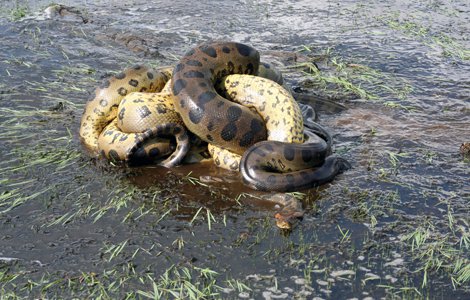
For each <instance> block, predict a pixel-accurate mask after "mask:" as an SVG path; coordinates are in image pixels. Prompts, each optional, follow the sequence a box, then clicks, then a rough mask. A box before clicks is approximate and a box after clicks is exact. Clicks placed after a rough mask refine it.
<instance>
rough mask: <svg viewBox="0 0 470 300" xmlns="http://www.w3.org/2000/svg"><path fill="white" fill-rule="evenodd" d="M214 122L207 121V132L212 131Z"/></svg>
mask: <svg viewBox="0 0 470 300" xmlns="http://www.w3.org/2000/svg"><path fill="white" fill-rule="evenodd" d="M214 126H215V125H214V122H213V121H209V123H208V124H207V130H209V131H212V130H214Z"/></svg>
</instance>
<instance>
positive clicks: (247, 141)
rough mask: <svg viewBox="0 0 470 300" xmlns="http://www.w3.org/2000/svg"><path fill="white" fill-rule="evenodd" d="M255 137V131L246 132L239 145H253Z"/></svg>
mask: <svg viewBox="0 0 470 300" xmlns="http://www.w3.org/2000/svg"><path fill="white" fill-rule="evenodd" d="M253 139H254V133H253V131H248V132H247V133H245V134H244V135H243V136H242V138H241V139H240V141H239V142H238V145H239V146H240V147H242V148H246V147H248V146H251V145H252V144H253Z"/></svg>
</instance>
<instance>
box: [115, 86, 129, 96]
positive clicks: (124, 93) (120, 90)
mask: <svg viewBox="0 0 470 300" xmlns="http://www.w3.org/2000/svg"><path fill="white" fill-rule="evenodd" d="M117 92H118V94H119V95H121V96H125V95H127V90H126V89H125V88H123V87H120V88H119V89H118V90H117Z"/></svg>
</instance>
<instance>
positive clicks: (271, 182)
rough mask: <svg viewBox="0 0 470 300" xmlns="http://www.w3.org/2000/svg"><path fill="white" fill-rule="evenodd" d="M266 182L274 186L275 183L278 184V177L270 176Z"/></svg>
mask: <svg viewBox="0 0 470 300" xmlns="http://www.w3.org/2000/svg"><path fill="white" fill-rule="evenodd" d="M266 181H267V182H268V183H270V184H274V183H276V176H274V175H269V176H268V178H266Z"/></svg>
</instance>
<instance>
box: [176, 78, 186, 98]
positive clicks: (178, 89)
mask: <svg viewBox="0 0 470 300" xmlns="http://www.w3.org/2000/svg"><path fill="white" fill-rule="evenodd" d="M185 87H186V80H184V79H178V80H176V81H175V82H174V83H173V95H175V96H176V95H178V94H179V93H180V92H181V90H182V89H184V88H185Z"/></svg>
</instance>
